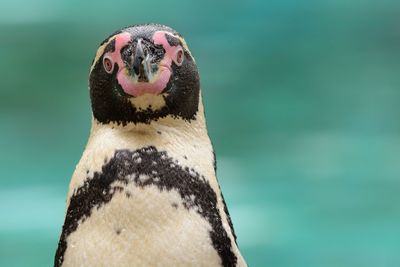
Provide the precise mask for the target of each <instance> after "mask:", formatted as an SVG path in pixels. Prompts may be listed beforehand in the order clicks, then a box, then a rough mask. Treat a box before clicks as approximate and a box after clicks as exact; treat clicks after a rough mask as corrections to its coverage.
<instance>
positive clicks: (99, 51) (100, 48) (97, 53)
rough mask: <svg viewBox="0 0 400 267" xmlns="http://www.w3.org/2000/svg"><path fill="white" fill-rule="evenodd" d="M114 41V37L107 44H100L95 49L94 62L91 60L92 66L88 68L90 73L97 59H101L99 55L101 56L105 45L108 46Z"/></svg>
mask: <svg viewBox="0 0 400 267" xmlns="http://www.w3.org/2000/svg"><path fill="white" fill-rule="evenodd" d="M114 39H115V36H113V37H111V38H110V39H109V40H108V41H107V42H105V43H104V44H102V45H101V46H100V47H99V48H98V49H97V52H96V56H95V57H94V60H93V64H92V66H91V67H90V72H92V70H93V68H94V66H95V65H96V63H97V61H98V60H99V58H100V57H101V55H103V53H104V49H106V47H107V45H108V44H109V43H111V41H112V40H114Z"/></svg>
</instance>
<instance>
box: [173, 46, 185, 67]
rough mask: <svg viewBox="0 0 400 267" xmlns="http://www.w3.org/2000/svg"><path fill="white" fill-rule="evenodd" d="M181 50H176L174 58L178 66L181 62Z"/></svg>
mask: <svg viewBox="0 0 400 267" xmlns="http://www.w3.org/2000/svg"><path fill="white" fill-rule="evenodd" d="M183 55H184V54H183V50H182V49H179V50H178V52H176V59H175V63H176V64H177V65H178V66H180V65H182V63H183Z"/></svg>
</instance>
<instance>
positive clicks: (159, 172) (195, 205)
mask: <svg viewBox="0 0 400 267" xmlns="http://www.w3.org/2000/svg"><path fill="white" fill-rule="evenodd" d="M116 181H118V182H121V183H125V184H128V183H134V184H135V185H136V186H139V187H146V186H156V187H157V188H158V189H159V190H160V191H163V190H167V191H170V190H176V191H177V192H178V193H179V195H180V197H181V199H182V204H183V206H184V208H186V209H195V210H196V212H198V213H199V214H200V215H201V216H202V217H203V218H204V219H206V220H207V221H208V222H209V223H210V225H211V227H212V230H211V231H210V232H209V234H210V238H211V240H212V245H213V247H214V248H215V250H216V251H217V252H218V254H219V256H220V258H221V261H222V265H223V266H235V265H236V262H237V257H236V255H235V254H234V253H233V251H232V247H231V240H230V238H229V237H228V235H227V232H226V231H225V229H224V228H223V226H222V221H221V216H220V211H219V210H218V209H217V194H216V192H215V191H214V190H213V189H212V187H211V186H210V184H209V182H208V181H207V180H206V179H205V177H204V176H202V175H201V174H199V173H197V172H196V171H194V170H193V169H189V168H188V167H185V168H183V167H181V166H180V165H179V164H178V162H177V161H175V160H174V159H173V158H171V157H169V156H168V155H167V153H166V152H164V151H161V152H160V151H157V149H156V148H155V147H152V146H150V147H145V148H142V149H139V150H136V151H129V150H118V151H116V152H115V154H114V156H113V157H112V158H111V159H110V160H109V161H108V162H107V163H105V164H104V166H103V167H102V170H101V172H95V173H94V175H93V177H92V178H91V179H87V180H86V182H85V183H84V185H82V186H81V187H80V188H78V189H77V190H76V192H75V193H74V194H73V196H72V197H71V199H70V205H69V207H68V210H67V214H66V218H65V222H64V226H63V230H62V234H61V238H60V241H59V245H58V249H57V252H56V257H55V266H60V265H61V264H62V262H63V259H64V253H65V251H66V249H67V242H66V238H67V237H68V235H70V234H71V233H72V232H74V231H75V230H76V229H77V227H78V224H79V222H80V221H84V220H85V218H88V217H90V216H91V213H92V210H93V209H94V208H98V207H100V206H102V205H105V204H107V203H108V202H109V201H110V200H111V199H112V197H113V195H114V194H115V192H117V191H123V190H124V188H123V187H115V186H112V184H113V183H114V182H116ZM129 194H130V193H129V192H125V195H126V196H127V201H130V200H129V198H130V197H129V196H130V195H129Z"/></svg>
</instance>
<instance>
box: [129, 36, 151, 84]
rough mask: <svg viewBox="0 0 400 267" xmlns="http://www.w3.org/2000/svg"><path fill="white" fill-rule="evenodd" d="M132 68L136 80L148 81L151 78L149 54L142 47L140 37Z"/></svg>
mask: <svg viewBox="0 0 400 267" xmlns="http://www.w3.org/2000/svg"><path fill="white" fill-rule="evenodd" d="M132 69H133V73H134V74H135V75H136V76H137V77H138V82H149V80H151V69H150V55H149V54H148V53H146V50H144V49H143V45H142V39H139V40H138V42H137V45H136V50H135V53H134V56H133V64H132Z"/></svg>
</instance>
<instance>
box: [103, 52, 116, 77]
mask: <svg viewBox="0 0 400 267" xmlns="http://www.w3.org/2000/svg"><path fill="white" fill-rule="evenodd" d="M103 66H104V70H105V71H106V72H107V73H112V72H113V69H114V63H113V62H112V60H111V58H110V57H108V56H105V57H104V58H103Z"/></svg>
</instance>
